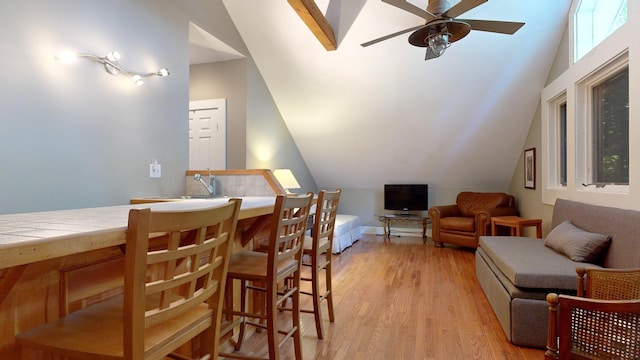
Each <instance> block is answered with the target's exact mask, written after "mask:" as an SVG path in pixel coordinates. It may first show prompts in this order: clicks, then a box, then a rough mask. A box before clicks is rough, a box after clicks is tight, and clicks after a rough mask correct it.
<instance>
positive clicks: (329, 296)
mask: <svg viewBox="0 0 640 360" xmlns="http://www.w3.org/2000/svg"><path fill="white" fill-rule="evenodd" d="M328 251H331V249H329V250H328ZM327 258H328V259H329V263H328V264H327V266H326V267H325V268H324V271H325V277H326V281H325V284H326V289H327V297H326V299H327V308H328V310H329V322H334V320H335V318H334V315H333V289H332V288H331V255H330V254H329V255H328V256H327Z"/></svg>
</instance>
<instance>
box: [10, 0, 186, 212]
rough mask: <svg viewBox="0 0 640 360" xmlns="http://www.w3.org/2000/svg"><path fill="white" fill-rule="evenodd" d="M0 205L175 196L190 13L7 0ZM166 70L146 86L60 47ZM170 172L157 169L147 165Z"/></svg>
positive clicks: (117, 1)
mask: <svg viewBox="0 0 640 360" xmlns="http://www.w3.org/2000/svg"><path fill="white" fill-rule="evenodd" d="M0 20H1V22H2V24H3V25H2V30H0V32H1V37H2V39H3V40H2V42H0V53H2V54H3V58H2V65H3V69H4V70H3V71H2V72H1V73H0V108H1V109H2V113H1V114H2V115H1V116H2V120H1V121H2V131H0V168H1V169H2V170H0V171H1V172H0V184H1V189H0V213H12V212H27V211H36V210H49V209H63V208H77V207H88V206H101V205H115V204H124V203H127V202H128V200H129V198H131V197H134V196H145V195H154V194H160V193H177V192H179V191H181V189H182V188H183V187H184V170H185V169H186V164H187V161H188V148H187V146H186V144H187V140H186V139H187V130H188V129H187V126H186V122H185V121H184V119H185V113H186V109H187V103H188V80H189V79H188V70H189V67H188V42H187V39H188V22H187V21H186V19H185V18H184V14H181V12H180V11H179V10H178V9H176V7H175V6H174V5H172V2H171V1H158V0H138V1H127V0H113V1H108V2H104V1H102V2H99V1H84V0H60V1H55V2H53V1H36V0H27V1H19V2H14V1H3V2H1V3H0ZM65 49H68V50H72V51H75V52H84V53H93V54H96V55H99V56H104V55H105V54H106V53H107V52H109V51H112V50H117V51H119V52H120V53H121V55H122V59H121V63H122V65H123V66H124V67H126V68H128V69H131V70H134V71H140V72H146V71H156V70H158V69H159V68H161V67H167V68H168V69H169V71H170V72H171V76H169V77H167V78H157V77H154V78H149V79H147V81H146V82H145V84H144V85H143V86H135V85H133V84H132V83H131V82H130V81H129V80H128V79H127V78H125V77H122V76H119V77H115V76H112V75H109V74H107V73H106V72H105V71H104V69H103V68H102V67H101V66H100V65H98V64H96V63H93V62H90V61H88V60H85V59H77V61H76V63H74V64H65V63H61V62H59V61H56V60H55V56H56V55H57V54H58V53H59V52H60V51H62V50H65ZM153 159H157V160H158V162H159V163H160V164H162V178H161V179H150V178H149V164H150V163H151V161H152V160H153Z"/></svg>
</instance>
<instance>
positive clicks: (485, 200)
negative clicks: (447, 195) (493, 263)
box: [456, 191, 515, 217]
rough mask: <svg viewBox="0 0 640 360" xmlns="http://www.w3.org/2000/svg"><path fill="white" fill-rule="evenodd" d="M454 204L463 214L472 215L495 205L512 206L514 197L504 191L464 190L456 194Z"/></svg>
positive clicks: (495, 206)
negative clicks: (481, 191) (480, 191)
mask: <svg viewBox="0 0 640 360" xmlns="http://www.w3.org/2000/svg"><path fill="white" fill-rule="evenodd" d="M456 205H458V209H460V212H461V213H462V215H463V216H466V217H473V216H475V215H476V214H477V213H478V211H481V210H487V209H493V208H497V207H514V206H515V199H514V197H513V196H511V195H508V194H505V193H479V192H470V191H464V192H461V193H459V194H458V197H457V199H456Z"/></svg>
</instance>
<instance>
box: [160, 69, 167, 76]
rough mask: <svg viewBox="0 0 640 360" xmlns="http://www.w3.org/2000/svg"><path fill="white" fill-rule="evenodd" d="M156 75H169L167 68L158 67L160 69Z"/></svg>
mask: <svg viewBox="0 0 640 360" xmlns="http://www.w3.org/2000/svg"><path fill="white" fill-rule="evenodd" d="M158 75H160V76H169V70H167V68H162V69H160V71H158Z"/></svg>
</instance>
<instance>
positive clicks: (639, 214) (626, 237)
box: [551, 199, 640, 268]
mask: <svg viewBox="0 0 640 360" xmlns="http://www.w3.org/2000/svg"><path fill="white" fill-rule="evenodd" d="M565 220H570V221H571V222H572V223H573V224H574V225H575V226H577V227H579V228H581V229H584V230H586V231H589V232H594V233H599V234H606V235H608V236H610V237H611V244H610V245H609V249H608V250H607V251H606V254H605V255H604V259H602V265H603V266H605V267H609V268H638V267H640V256H638V254H640V211H635V210H626V209H619V208H613V207H607V206H598V205H590V204H585V203H581V202H577V201H571V200H564V199H557V200H556V203H555V206H554V207H553V216H552V218H551V228H552V229H553V228H555V227H556V226H558V225H559V224H560V223H562V222H563V221H565ZM598 263H600V261H598Z"/></svg>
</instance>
